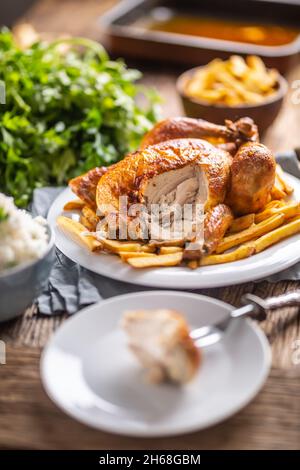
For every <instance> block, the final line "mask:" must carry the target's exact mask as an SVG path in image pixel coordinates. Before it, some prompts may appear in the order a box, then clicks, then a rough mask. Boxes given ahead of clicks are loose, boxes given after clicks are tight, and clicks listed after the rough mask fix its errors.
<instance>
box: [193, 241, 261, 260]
mask: <svg viewBox="0 0 300 470" xmlns="http://www.w3.org/2000/svg"><path fill="white" fill-rule="evenodd" d="M254 253H255V247H254V246H253V244H251V243H249V244H245V245H241V246H239V247H238V248H237V249H236V250H234V251H231V252H230V253H223V254H220V255H208V256H204V257H203V258H202V259H201V260H200V266H210V265H213V264H223V263H232V262H233V261H238V260H240V259H244V258H249V256H252V255H253V254H254Z"/></svg>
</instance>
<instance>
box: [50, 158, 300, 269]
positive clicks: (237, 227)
mask: <svg viewBox="0 0 300 470" xmlns="http://www.w3.org/2000/svg"><path fill="white" fill-rule="evenodd" d="M292 192H293V188H291V187H290V186H289V185H288V183H287V182H286V181H285V178H284V175H283V172H282V170H281V168H280V167H279V166H278V167H277V176H276V182H275V186H274V189H273V191H272V200H271V201H270V202H269V203H268V204H267V205H266V206H265V208H264V210H263V211H261V212H258V213H256V214H247V215H244V216H242V217H238V218H235V219H234V220H233V222H232V224H231V226H230V227H229V230H228V232H227V233H226V235H225V237H224V238H223V239H222V240H221V242H220V243H219V245H218V246H217V248H216V250H215V252H214V253H213V254H210V255H207V256H203V257H202V258H200V259H199V260H190V261H189V260H185V259H184V241H183V240H172V241H165V242H164V241H162V242H159V243H155V242H151V241H150V242H149V243H143V242H140V241H130V240H129V241H118V240H109V239H107V238H103V239H102V238H101V239H98V238H96V236H95V235H94V231H95V229H96V226H97V223H98V221H99V218H98V216H97V215H96V213H95V212H94V211H93V210H92V209H91V208H90V207H88V206H86V205H85V203H84V202H83V201H81V200H79V199H78V200H74V201H70V202H68V203H67V204H66V205H65V206H64V211H71V212H74V211H76V212H79V213H80V219H79V221H78V222H77V221H75V220H73V219H71V218H69V217H66V216H63V215H62V216H59V217H58V219H57V224H58V226H59V227H60V228H61V229H62V230H63V231H65V232H66V233H67V234H68V235H69V236H70V237H71V238H72V239H73V240H74V241H76V242H78V243H80V244H81V245H82V246H83V247H85V248H87V249H88V250H89V251H92V252H108V253H113V254H115V255H118V256H119V257H120V258H121V260H122V261H124V262H125V263H128V264H129V265H130V266H132V267H133V268H151V267H163V266H179V265H182V264H183V265H187V266H188V267H189V268H191V269H196V268H198V267H199V266H209V265H215V264H222V263H230V262H233V261H237V260H241V259H244V258H248V257H249V256H252V255H254V254H256V253H260V252H261V251H263V250H265V249H266V248H268V247H270V246H272V245H274V244H275V243H277V242H279V241H281V240H283V239H285V238H287V237H289V236H292V235H295V234H297V233H300V202H296V201H289V200H288V201H287V199H290V198H289V196H290V194H291V193H292Z"/></svg>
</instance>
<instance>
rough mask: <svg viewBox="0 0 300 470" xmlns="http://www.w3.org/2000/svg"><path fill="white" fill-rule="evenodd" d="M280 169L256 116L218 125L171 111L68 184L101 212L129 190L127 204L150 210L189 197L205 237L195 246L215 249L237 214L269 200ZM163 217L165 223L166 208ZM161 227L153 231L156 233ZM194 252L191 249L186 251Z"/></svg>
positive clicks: (115, 205)
mask: <svg viewBox="0 0 300 470" xmlns="http://www.w3.org/2000/svg"><path fill="white" fill-rule="evenodd" d="M275 170H276V164H275V159H274V157H273V155H272V153H271V152H270V150H269V149H268V148H267V147H266V146H264V145H263V144H260V143H259V142H258V131H257V127H256V125H255V124H254V123H253V121H252V120H251V119H249V118H242V119H239V120H238V121H236V122H231V121H226V123H225V126H219V125H215V124H212V123H208V122H206V121H203V120H201V119H190V118H173V119H168V120H165V121H162V122H161V123H158V124H157V125H156V126H154V128H153V129H152V131H150V132H149V133H148V134H147V135H146V136H145V138H144V139H143V142H142V144H141V148H140V150H138V151H137V152H134V153H132V154H129V155H127V156H126V157H125V158H124V159H123V160H121V161H120V162H118V163H117V164H114V165H112V166H111V167H109V168H108V169H107V171H106V170H104V169H103V168H96V169H94V170H91V171H90V172H88V173H87V174H86V175H83V177H79V178H75V179H74V180H72V181H71V182H70V186H71V188H72V189H73V191H74V192H75V193H76V194H77V195H78V196H79V197H81V198H82V199H84V200H86V202H87V203H88V204H89V205H91V206H94V207H97V208H98V209H99V210H100V211H101V212H102V214H103V215H108V214H109V213H110V212H114V213H117V214H118V213H119V210H120V199H119V198H120V196H126V197H127V204H128V207H130V206H131V205H132V204H136V203H137V204H143V205H144V206H146V207H147V208H148V209H149V208H150V207H151V205H153V204H159V205H162V206H163V207H166V208H167V209H168V210H169V212H171V213H172V210H173V208H175V206H177V207H178V206H180V207H184V205H185V204H191V205H192V207H193V209H192V214H193V215H192V217H194V218H196V214H197V213H196V212H195V210H194V208H195V207H197V206H198V205H203V207H204V212H205V217H204V243H203V245H202V246H201V247H199V250H200V251H199V250H196V252H197V251H198V252H197V256H199V253H200V252H201V253H210V252H212V251H213V250H214V249H215V247H216V245H217V244H218V242H219V240H220V239H221V238H222V237H223V236H224V234H225V232H226V231H227V229H228V227H229V225H230V223H231V221H232V218H233V213H234V214H238V215H242V214H247V213H251V212H257V211H259V210H261V209H262V208H263V207H264V205H265V204H266V203H267V202H268V200H269V199H270V193H271V190H272V188H273V186H274V182H275ZM174 212H175V209H174ZM183 217H184V216H183ZM183 221H185V219H184V220H183ZM194 222H197V220H196V221H194ZM159 224H161V225H164V214H162V216H161V217H160V219H159ZM157 228H158V227H155V226H154V228H153V230H154V233H150V235H151V237H152V238H155V236H156V233H155V232H156V230H157ZM192 237H193V234H190V236H189V237H187V238H186V239H189V240H190V239H192ZM194 255H195V256H196V253H195V252H194V254H193V251H192V252H190V253H189V254H188V256H189V257H193V256H194Z"/></svg>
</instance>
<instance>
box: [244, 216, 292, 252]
mask: <svg viewBox="0 0 300 470" xmlns="http://www.w3.org/2000/svg"><path fill="white" fill-rule="evenodd" d="M299 232H300V218H299V217H296V218H295V219H294V220H292V221H291V222H288V223H287V224H285V225H282V226H281V227H279V228H277V229H275V230H273V231H271V232H269V233H267V234H265V235H264V236H262V237H260V238H258V239H257V240H255V241H254V242H253V245H254V247H255V252H256V253H260V252H261V251H263V250H265V249H266V248H268V247H269V246H272V245H274V244H275V243H278V242H279V241H281V240H284V239H285V238H287V237H290V236H292V235H295V234H296V233H299Z"/></svg>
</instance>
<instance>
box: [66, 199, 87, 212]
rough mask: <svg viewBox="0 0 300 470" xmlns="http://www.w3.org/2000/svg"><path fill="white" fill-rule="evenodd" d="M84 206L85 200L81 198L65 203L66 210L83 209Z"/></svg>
mask: <svg viewBox="0 0 300 470" xmlns="http://www.w3.org/2000/svg"><path fill="white" fill-rule="evenodd" d="M83 207H84V202H83V201H82V200H81V199H74V200H73V201H69V202H67V203H66V204H65V205H64V211H81V210H82V208H83Z"/></svg>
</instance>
